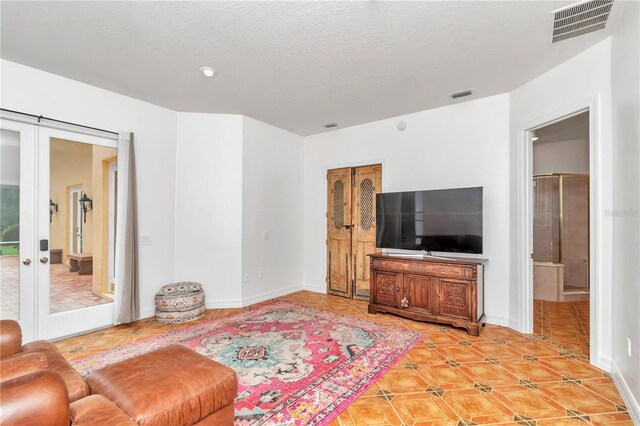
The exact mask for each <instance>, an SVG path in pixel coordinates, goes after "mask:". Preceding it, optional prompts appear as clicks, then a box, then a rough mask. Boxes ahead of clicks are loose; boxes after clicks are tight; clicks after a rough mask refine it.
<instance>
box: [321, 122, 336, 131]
mask: <svg viewBox="0 0 640 426" xmlns="http://www.w3.org/2000/svg"><path fill="white" fill-rule="evenodd" d="M322 126H323V127H326V128H327V129H331V128H333V127H338V123H336V122H335V121H332V122H331V123H324V124H323V125H322Z"/></svg>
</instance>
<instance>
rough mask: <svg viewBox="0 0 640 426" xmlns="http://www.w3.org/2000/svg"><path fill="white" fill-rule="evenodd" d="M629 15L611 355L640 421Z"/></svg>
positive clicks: (630, 14)
mask: <svg viewBox="0 0 640 426" xmlns="http://www.w3.org/2000/svg"><path fill="white" fill-rule="evenodd" d="M625 12H626V13H625V15H624V17H623V18H622V20H621V22H620V26H619V27H617V30H616V33H614V35H613V37H612V40H611V67H612V68H611V73H612V74H611V77H612V78H611V80H612V107H613V211H612V212H611V213H612V216H613V258H614V259H615V267H614V268H613V281H612V282H613V306H614V307H615V309H614V310H613V311H614V315H613V341H612V351H611V352H612V358H613V368H612V372H613V373H614V377H617V378H618V379H621V380H620V382H619V383H620V386H619V388H620V389H621V390H622V391H623V395H625V396H626V397H627V401H626V403H627V406H628V407H629V409H630V412H631V413H632V414H635V421H636V422H639V423H640V407H639V406H638V403H639V402H640V318H639V316H638V307H639V306H640V146H639V144H640V128H639V127H640V83H639V76H640V65H639V64H640V30H639V27H640V3H638V2H632V3H629V4H627V10H626V11H625ZM627 338H629V339H631V357H629V356H628V355H627ZM634 399H635V401H634Z"/></svg>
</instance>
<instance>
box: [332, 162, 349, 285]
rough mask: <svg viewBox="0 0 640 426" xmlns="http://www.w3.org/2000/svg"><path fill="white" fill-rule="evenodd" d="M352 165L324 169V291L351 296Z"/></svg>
mask: <svg viewBox="0 0 640 426" xmlns="http://www.w3.org/2000/svg"><path fill="white" fill-rule="evenodd" d="M351 178H352V176H351V168H344V169H335V170H329V172H328V173H327V184H328V187H327V291H328V292H329V293H332V294H337V295H339V296H347V297H351V295H352V286H351V273H350V271H351V270H352V269H351V263H352V262H351V225H352V221H351V220H352V219H351V187H352V182H351Z"/></svg>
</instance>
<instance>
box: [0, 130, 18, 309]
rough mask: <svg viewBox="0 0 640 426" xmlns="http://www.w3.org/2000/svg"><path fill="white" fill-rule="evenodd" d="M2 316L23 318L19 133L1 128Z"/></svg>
mask: <svg viewBox="0 0 640 426" xmlns="http://www.w3.org/2000/svg"><path fill="white" fill-rule="evenodd" d="M0 162H1V163H0V175H1V176H0V297H1V299H2V300H1V301H0V305H1V306H0V319H13V320H19V319H20V227H19V226H20V133H19V132H14V131H11V130H0Z"/></svg>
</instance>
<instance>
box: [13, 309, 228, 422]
mask: <svg viewBox="0 0 640 426" xmlns="http://www.w3.org/2000/svg"><path fill="white" fill-rule="evenodd" d="M89 393H91V394H92V395H89ZM236 393H237V379H236V375H235V372H234V371H233V370H231V369H230V368H228V367H225V366H223V365H221V364H219V363H217V362H215V361H212V360H210V359H208V358H206V357H204V356H202V355H200V354H197V353H196V352H194V351H192V350H190V349H187V348H185V347H183V346H180V345H170V346H168V347H165V348H163V349H159V350H157V351H153V352H149V353H146V354H142V355H139V356H137V357H134V358H131V359H128V360H125V361H121V362H119V363H115V364H112V365H109V366H107V367H105V368H102V369H99V370H96V371H94V372H93V373H91V374H90V375H89V376H87V381H85V380H84V379H83V378H82V377H81V376H80V375H79V374H78V373H77V372H76V371H75V370H74V369H73V367H71V365H70V364H69V363H68V362H67V361H66V360H65V359H64V358H63V357H62V355H61V354H60V353H59V352H58V350H57V348H56V347H55V346H54V345H52V344H51V343H48V342H43V341H39V342H33V343H29V344H27V345H24V346H22V336H21V331H20V326H19V325H18V324H17V323H16V322H15V321H7V320H3V321H0V424H2V425H3V426H9V425H42V424H46V425H52V426H57V425H61V426H62V425H67V426H68V425H69V424H71V425H75V426H85V425H106V426H131V425H136V424H137V425H180V426H182V425H184V426H188V425H192V424H198V425H220V426H224V425H233V422H234V408H233V402H234V399H235V396H236Z"/></svg>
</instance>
